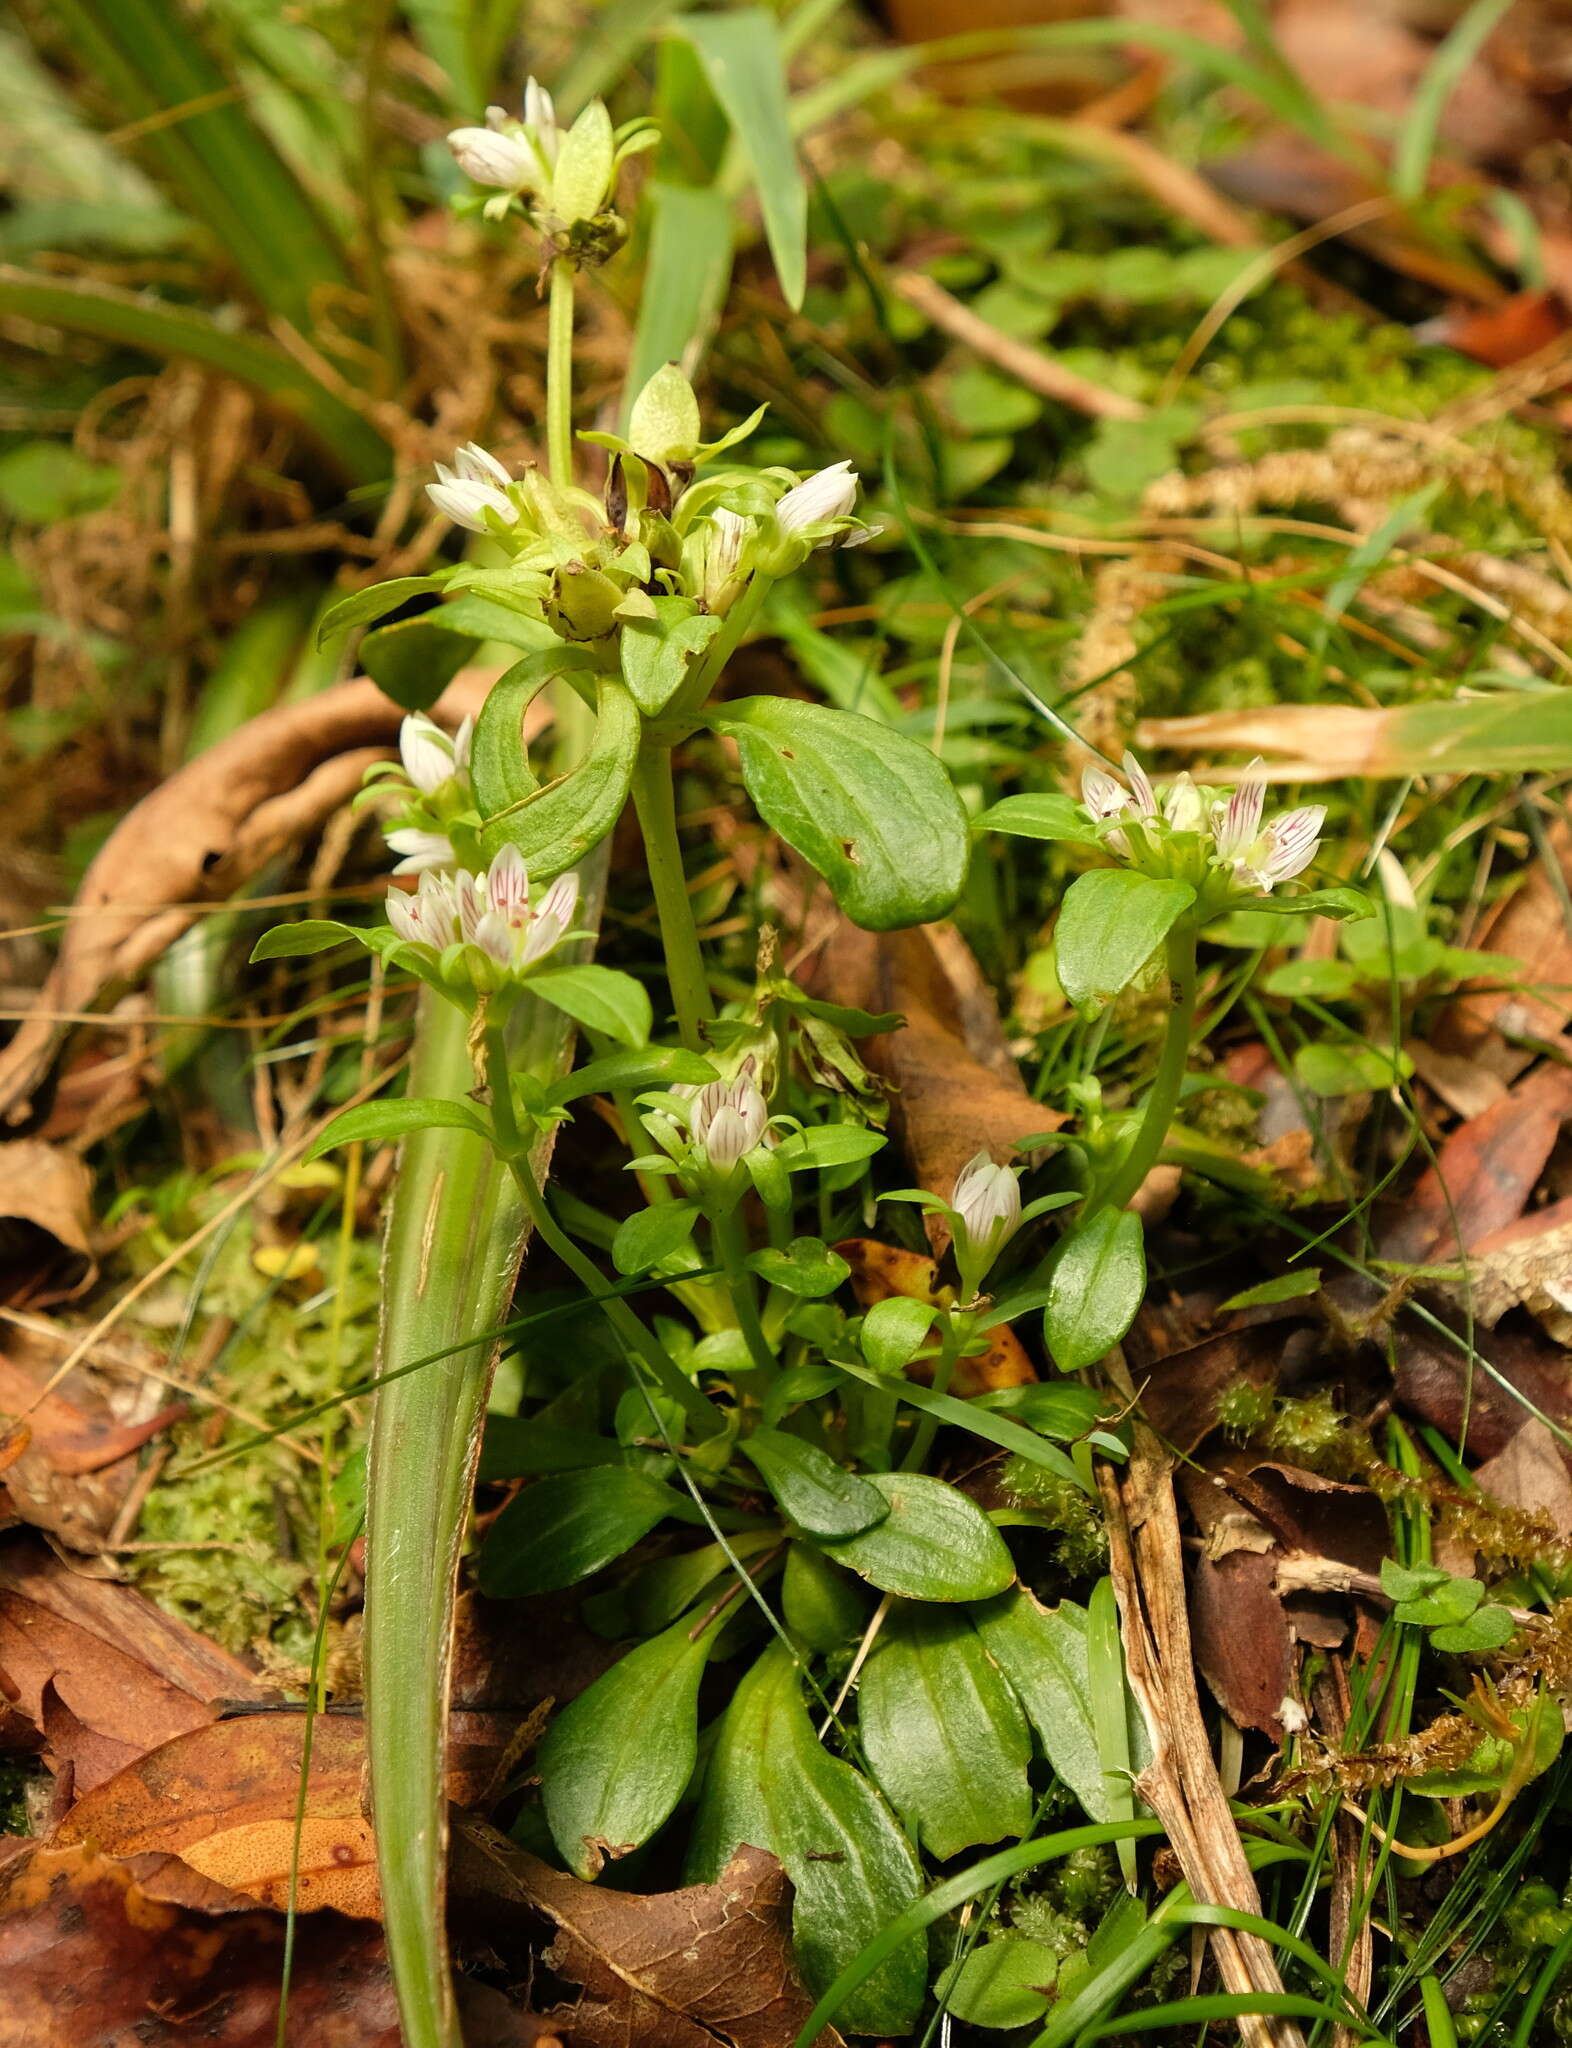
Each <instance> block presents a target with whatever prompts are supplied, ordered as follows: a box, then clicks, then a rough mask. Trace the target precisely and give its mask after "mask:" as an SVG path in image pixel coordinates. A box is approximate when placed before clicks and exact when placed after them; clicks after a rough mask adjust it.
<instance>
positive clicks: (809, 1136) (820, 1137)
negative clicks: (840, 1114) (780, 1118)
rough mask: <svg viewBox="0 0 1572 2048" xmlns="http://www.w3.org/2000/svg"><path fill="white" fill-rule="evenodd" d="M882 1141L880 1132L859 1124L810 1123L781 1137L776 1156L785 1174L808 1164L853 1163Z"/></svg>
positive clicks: (870, 1154)
mask: <svg viewBox="0 0 1572 2048" xmlns="http://www.w3.org/2000/svg"><path fill="white" fill-rule="evenodd" d="M885 1143H886V1140H885V1138H884V1136H883V1134H882V1133H881V1132H879V1131H869V1130H865V1129H864V1128H863V1126H862V1125H861V1124H812V1125H810V1126H809V1128H808V1129H807V1130H805V1131H793V1132H792V1133H791V1134H790V1135H789V1136H788V1137H785V1138H782V1140H781V1142H780V1143H779V1144H778V1145H777V1146H776V1147H775V1157H776V1158H777V1159H778V1160H779V1161H780V1163H781V1165H782V1166H784V1167H785V1168H786V1170H787V1172H788V1173H801V1172H802V1171H803V1170H804V1169H805V1168H808V1167H826V1166H852V1165H854V1164H855V1163H856V1162H857V1161H858V1160H859V1159H871V1158H872V1157H873V1155H874V1153H875V1152H878V1151H882V1149H883V1147H884V1145H885Z"/></svg>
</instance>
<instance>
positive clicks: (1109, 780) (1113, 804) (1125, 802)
mask: <svg viewBox="0 0 1572 2048" xmlns="http://www.w3.org/2000/svg"><path fill="white" fill-rule="evenodd" d="M1081 808H1082V809H1083V810H1084V811H1087V812H1088V813H1089V814H1090V815H1091V816H1092V817H1094V818H1097V819H1104V818H1117V817H1118V815H1119V813H1120V812H1121V811H1127V810H1129V809H1130V792H1129V791H1128V790H1127V789H1126V788H1125V786H1124V784H1123V783H1122V782H1120V781H1119V780H1118V779H1117V777H1115V776H1112V775H1110V774H1109V773H1108V771H1107V769H1106V768H1095V767H1091V768H1086V769H1084V770H1083V771H1082V774H1081Z"/></svg>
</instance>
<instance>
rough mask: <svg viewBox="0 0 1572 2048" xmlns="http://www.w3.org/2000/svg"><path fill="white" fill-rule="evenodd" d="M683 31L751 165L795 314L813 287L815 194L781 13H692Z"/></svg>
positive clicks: (777, 267) (754, 9)
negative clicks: (801, 152)
mask: <svg viewBox="0 0 1572 2048" xmlns="http://www.w3.org/2000/svg"><path fill="white" fill-rule="evenodd" d="M680 28H681V32H682V34H684V35H685V36H686V37H687V38H688V40H689V41H690V42H691V43H692V44H693V46H694V48H695V49H696V50H697V51H698V53H699V57H700V60H701V61H702V63H703V65H704V69H705V73H706V75H707V76H708V78H709V82H710V85H711V87H712V88H713V90H714V93H715V97H716V98H717V99H718V100H719V101H720V103H721V105H722V106H723V107H724V108H725V110H726V117H727V119H728V120H729V121H730V122H731V127H732V134H733V135H734V136H735V138H736V140H737V142H738V143H739V144H740V146H741V148H742V150H743V153H744V155H745V156H746V158H747V160H748V162H749V164H750V165H751V166H752V169H753V180H754V184H755V186H756V188H757V190H758V194H759V203H760V205H761V206H762V207H763V209H764V232H765V235H766V237H767V238H768V241H769V245H770V254H771V255H772V256H773V257H774V259H775V274H776V276H777V277H778V278H779V279H780V285H781V291H782V293H783V295H784V296H785V300H786V303H787V305H788V306H791V307H792V308H793V309H795V308H797V307H799V306H800V305H801V304H802V295H803V291H804V289H805V286H806V282H807V240H808V195H807V189H806V187H805V185H804V183H803V176H802V167H801V165H800V164H799V163H798V161H797V150H796V146H795V144H794V143H793V141H792V132H791V107H790V102H789V99H788V96H787V85H786V59H785V53H784V51H783V50H782V48H781V42H780V29H779V26H778V24H777V22H776V19H775V16H774V15H773V14H772V13H770V12H769V11H768V10H767V9H765V8H763V7H744V8H739V9H737V10H736V11H735V12H731V13H726V14H685V15H683V16H681V17H680Z"/></svg>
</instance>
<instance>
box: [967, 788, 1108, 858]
mask: <svg viewBox="0 0 1572 2048" xmlns="http://www.w3.org/2000/svg"><path fill="white" fill-rule="evenodd" d="M977 829H978V831H979V832H1008V833H1011V834H1013V835H1014V836H1015V837H1016V838H1018V839H1064V840H1068V841H1070V842H1071V843H1072V844H1073V845H1077V846H1097V845H1099V844H1100V843H1101V842H1100V841H1099V839H1098V837H1097V834H1096V832H1095V831H1094V830H1093V829H1092V823H1091V820H1090V819H1089V818H1088V817H1087V815H1086V813H1085V811H1083V810H1082V809H1081V807H1080V805H1079V804H1078V803H1077V802H1076V801H1075V799H1074V798H1073V797H1068V796H1060V795H1057V794H1047V793H1045V794H1042V795H1036V794H1033V795H1030V796H1006V797H1001V798H1000V799H999V801H998V802H997V803H996V804H992V805H990V806H989V808H988V809H987V810H986V811H984V812H983V814H982V816H981V817H980V818H979V819H978V820H977Z"/></svg>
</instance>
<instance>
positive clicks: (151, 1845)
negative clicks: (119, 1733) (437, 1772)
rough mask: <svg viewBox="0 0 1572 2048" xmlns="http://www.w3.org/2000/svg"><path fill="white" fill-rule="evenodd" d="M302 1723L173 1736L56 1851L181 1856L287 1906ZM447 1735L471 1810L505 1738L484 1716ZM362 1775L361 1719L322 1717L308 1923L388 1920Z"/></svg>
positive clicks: (312, 1786)
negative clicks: (318, 1918)
mask: <svg viewBox="0 0 1572 2048" xmlns="http://www.w3.org/2000/svg"><path fill="white" fill-rule="evenodd" d="M305 1721H306V1717H305V1714H304V1711H303V1710H295V1711H290V1712H285V1713H262V1714H244V1715H239V1716H237V1717H235V1718H234V1719H231V1720H225V1721H217V1722H214V1723H213V1724H211V1725H210V1726H208V1727H205V1728H197V1729H194V1730H193V1731H192V1732H191V1733H189V1734H186V1735H181V1736H177V1737H176V1738H175V1740H174V1741H172V1742H166V1743H163V1744H161V1745H160V1746H159V1747H158V1748H157V1749H154V1750H151V1751H149V1752H148V1754H146V1755H145V1756H142V1757H140V1758H139V1759H138V1760H137V1761H136V1762H135V1763H134V1764H131V1765H129V1766H128V1767H127V1768H126V1769H124V1770H122V1771H120V1772H119V1773H118V1774H117V1775H116V1776H115V1777H112V1778H110V1779H109V1780H108V1781H107V1782H105V1783H100V1784H99V1785H98V1786H97V1787H96V1789H95V1790H93V1791H92V1792H90V1793H89V1794H88V1795H87V1796H86V1797H85V1798H83V1799H80V1800H78V1802H77V1804H76V1805H75V1806H74V1807H73V1808H72V1809H71V1811H70V1813H69V1814H67V1815H66V1817H65V1819H64V1820H63V1821H62V1822H61V1823H60V1826H59V1827H58V1828H57V1830H56V1832H55V1840H56V1841H58V1842H63V1843H64V1842H85V1841H93V1842H96V1843H98V1844H99V1845H100V1846H101V1847H102V1848H105V1849H107V1850H109V1851H111V1852H112V1853H113V1854H115V1855H118V1856H131V1855H136V1854H139V1853H142V1852H145V1851H149V1850H159V1851H163V1852H165V1853H168V1854H171V1855H178V1856H179V1857H180V1858H181V1860H182V1861H183V1862H185V1863H187V1864H189V1865H190V1867H191V1868H192V1869H193V1870H196V1871H198V1872H200V1873H201V1874H202V1875H203V1876H204V1877H207V1878H210V1879H211V1880H212V1881H213V1882H214V1883H215V1884H221V1885H224V1886H226V1887H228V1888H229V1889H231V1890H233V1891H237V1892H245V1893H247V1894H249V1895H250V1897H252V1898H253V1899H256V1900H257V1901H258V1902H259V1903H260V1904H262V1905H268V1906H277V1907H282V1906H284V1905H285V1904H287V1902H288V1897H289V1872H290V1864H291V1861H292V1859H293V1857H294V1853H295V1840H296V1813H297V1808H298V1805H299V1799H300V1779H301V1758H302V1751H303V1748H304V1743H305ZM451 1728H452V1734H451V1741H450V1746H449V1753H448V1755H449V1781H448V1791H449V1796H450V1797H451V1798H452V1799H453V1800H454V1801H455V1802H456V1803H458V1804H466V1803H469V1802H472V1801H474V1800H476V1799H477V1798H479V1797H480V1796H481V1794H482V1793H483V1792H484V1790H485V1789H486V1787H487V1785H488V1784H489V1782H490V1779H491V1775H492V1772H493V1769H494V1767H495V1764H496V1762H497V1758H498V1757H499V1755H500V1754H501V1752H502V1749H503V1746H504V1743H505V1740H506V1728H505V1725H504V1724H503V1722H502V1721H501V1719H500V1718H499V1717H496V1716H492V1715H483V1714H457V1715H455V1716H454V1717H453V1721H452V1724H451ZM364 1766H365V1743H364V1740H363V1737H362V1731H361V1724H360V1721H359V1719H358V1717H349V1716H344V1715H339V1714H322V1715H319V1716H318V1717H317V1719H316V1724H315V1729H314V1732H313V1736H312V1744H311V1770H310V1775H309V1780H308V1783H307V1788H306V1800H305V1808H304V1818H303V1819H302V1821H301V1822H300V1827H299V1840H300V1862H299V1879H298V1890H297V1893H296V1904H297V1906H298V1907H299V1909H300V1910H301V1911H302V1912H316V1911H320V1910H322V1909H323V1908H326V1907H331V1908H333V1909H334V1910H335V1911H337V1912H340V1913H345V1914H348V1915H350V1916H351V1917H352V1918H355V1919H362V1920H372V1919H376V1918H377V1917H378V1915H379V1914H380V1912H381V1898H380V1894H379V1892H378V1888H377V1873H376V1849H375V1843H374V1841H373V1838H372V1832H371V1823H370V1821H369V1820H368V1819H367V1818H366V1816H365V1814H364V1812H363V1811H362V1807H363V1794H362V1779H363V1775H364Z"/></svg>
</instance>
